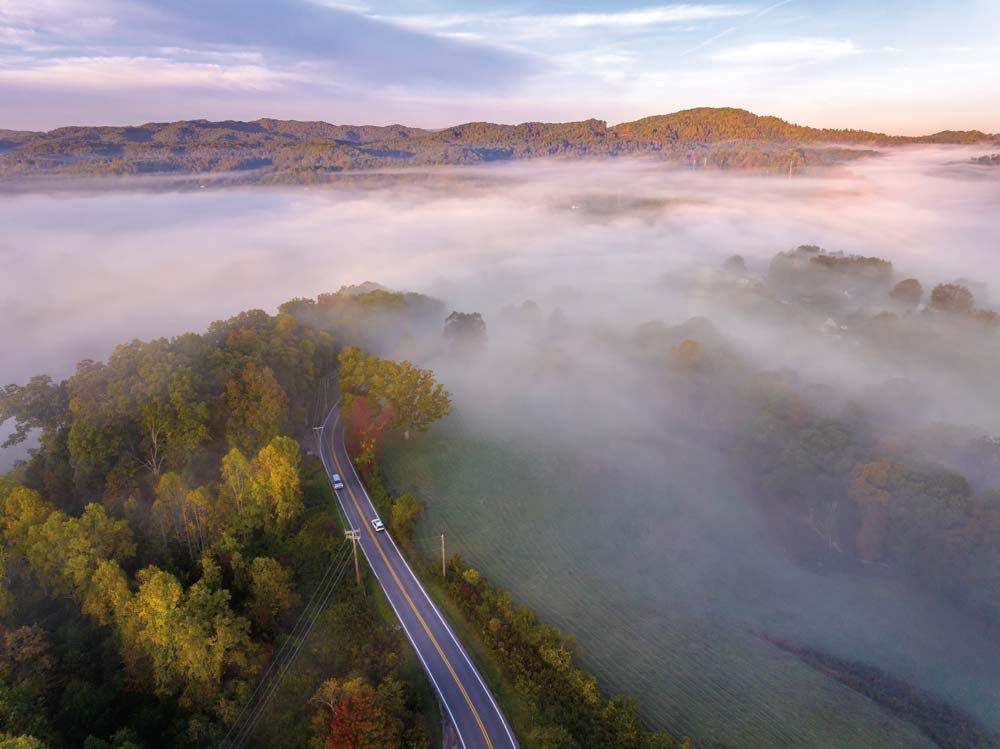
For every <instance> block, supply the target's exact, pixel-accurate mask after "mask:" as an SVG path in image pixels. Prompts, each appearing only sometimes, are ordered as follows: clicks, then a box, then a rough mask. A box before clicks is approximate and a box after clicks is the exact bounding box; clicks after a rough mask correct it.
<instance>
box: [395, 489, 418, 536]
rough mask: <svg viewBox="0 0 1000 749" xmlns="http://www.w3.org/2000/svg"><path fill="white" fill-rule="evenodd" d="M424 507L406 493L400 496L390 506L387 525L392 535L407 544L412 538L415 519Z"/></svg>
mask: <svg viewBox="0 0 1000 749" xmlns="http://www.w3.org/2000/svg"><path fill="white" fill-rule="evenodd" d="M423 509H424V506H423V504H422V503H421V502H420V500H419V499H417V498H416V497H415V496H413V495H412V494H410V493H409V492H407V493H406V494H401V495H400V496H399V497H398V498H397V499H396V501H395V502H393V504H392V512H391V515H390V518H389V525H390V527H391V528H392V533H393V535H394V536H395V537H396V538H398V539H400V540H401V541H403V542H404V543H408V542H409V540H410V538H411V537H412V536H413V529H414V526H415V524H416V521H417V518H418V517H419V516H420V513H421V512H423Z"/></svg>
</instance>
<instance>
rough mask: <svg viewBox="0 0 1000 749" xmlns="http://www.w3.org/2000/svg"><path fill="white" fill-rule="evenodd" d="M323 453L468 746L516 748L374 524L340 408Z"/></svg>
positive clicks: (324, 434) (471, 669)
mask: <svg viewBox="0 0 1000 749" xmlns="http://www.w3.org/2000/svg"><path fill="white" fill-rule="evenodd" d="M320 456H321V457H322V459H323V465H324V466H325V467H326V472H327V475H328V476H332V474H334V473H339V474H340V476H341V477H342V479H343V481H344V488H343V489H341V490H340V491H338V492H336V494H337V499H339V500H340V505H341V507H343V508H344V512H345V513H346V514H347V518H348V520H349V521H350V523H351V526H352V527H354V528H359V529H361V548H362V550H363V551H364V554H365V558H366V559H367V560H368V564H369V565H371V568H372V570H373V571H374V572H375V577H376V578H378V581H379V583H380V584H381V585H382V589H383V590H384V591H385V594H386V596H387V597H388V598H389V603H391V604H392V608H393V609H394V610H395V612H396V616H397V617H399V621H400V623H401V624H402V625H403V629H404V630H405V632H406V635H407V637H409V638H410V642H411V643H413V648H414V649H415V650H416V651H417V656H418V657H419V658H420V660H421V662H422V663H423V665H424V670H425V671H426V672H427V675H428V676H429V677H430V679H431V682H432V683H433V685H434V689H435V690H436V691H437V694H438V699H440V701H441V704H442V705H444V708H445V710H447V711H448V714H449V715H450V716H451V720H452V723H453V724H454V725H455V728H456V729H457V731H458V735H459V738H460V739H461V741H462V745H463V746H464V747H465V749H479V748H480V747H484V748H485V749H514V748H516V747H517V741H516V740H515V739H514V733H513V732H512V731H511V730H510V727H509V726H508V725H507V721H506V720H505V719H504V717H503V714H502V713H501V712H500V708H499V707H498V706H497V704H496V702H495V701H494V699H493V695H492V694H491V693H490V690H489V689H488V688H487V686H486V684H485V683H484V682H483V679H482V677H481V676H480V675H479V672H478V671H477V670H476V667H475V666H473V665H472V661H471V660H470V659H469V656H468V655H467V654H466V652H465V649H464V648H463V647H462V646H461V645H460V644H459V642H458V638H457V637H455V634H454V633H453V632H452V630H451V627H449V626H448V625H447V624H446V623H445V620H444V618H443V617H442V616H441V614H440V613H439V612H438V610H437V607H436V606H435V605H434V604H433V603H431V600H430V598H429V597H428V596H427V593H426V592H425V591H424V588H423V586H422V585H421V584H420V581H418V580H417V578H416V576H415V575H414V574H413V571H412V570H411V569H410V567H409V565H408V564H407V563H406V560H405V559H403V555H402V554H401V553H400V551H399V549H398V548H397V547H396V544H395V542H393V540H392V539H391V538H390V537H389V532H388V531H382V532H380V533H376V532H375V531H374V529H373V528H372V526H371V520H372V518H374V517H376V515H377V513H376V512H375V508H374V507H373V506H372V503H371V500H370V499H369V498H368V494H367V493H366V492H365V489H364V487H363V486H362V484H361V481H360V479H359V478H358V475H357V473H356V472H355V471H354V466H353V465H352V464H351V461H350V458H349V456H348V454H347V448H346V447H345V446H344V429H343V424H342V423H341V420H340V409H339V407H334V409H333V410H332V411H331V412H330V413H329V415H328V416H327V417H326V421H324V422H323V428H322V430H321V431H320Z"/></svg>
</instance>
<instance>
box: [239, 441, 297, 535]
mask: <svg viewBox="0 0 1000 749" xmlns="http://www.w3.org/2000/svg"><path fill="white" fill-rule="evenodd" d="M301 460H302V459H301V456H300V454H299V443H297V442H296V441H295V440H293V439H292V438H291V437H275V438H274V439H272V440H271V441H270V443H268V444H267V445H266V446H265V447H263V448H262V449H261V451H260V452H259V453H257V457H256V458H255V459H254V461H253V468H252V470H253V480H254V488H253V491H254V493H255V495H256V497H257V499H258V502H259V503H260V506H261V507H262V508H263V509H264V511H265V512H266V517H267V518H270V519H273V520H274V521H276V522H277V524H278V526H279V527H282V526H286V525H288V524H289V523H290V522H291V521H292V520H294V519H295V518H297V517H298V516H299V515H300V514H301V513H302V510H303V509H304V505H303V502H302V487H301V485H300V482H299V465H300V463H301Z"/></svg>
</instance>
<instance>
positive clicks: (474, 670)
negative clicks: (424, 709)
mask: <svg viewBox="0 0 1000 749" xmlns="http://www.w3.org/2000/svg"><path fill="white" fill-rule="evenodd" d="M334 408H336V405H334ZM331 413H332V412H331ZM344 452H347V447H346V445H345V447H344ZM347 462H348V463H349V464H350V466H351V472H352V473H354V478H355V479H356V480H357V482H358V484H359V485H360V486H361V492H362V493H363V494H364V496H365V499H367V500H368V504H369V505H371V507H372V509H373V510H374V509H375V505H373V504H372V501H371V497H369V496H368V491H367V490H366V489H365V485H364V483H363V482H362V481H361V477H360V476H358V472H357V470H356V469H355V468H354V462H353V461H352V460H350V455H348V461H347ZM338 499H339V497H338ZM386 537H387V538H388V539H389V543H391V544H392V546H393V548H394V549H395V550H396V553H397V554H398V555H399V558H400V559H402V560H403V564H404V565H406V569H407V571H408V572H409V573H410V576H411V577H412V578H413V580H414V582H416V584H417V587H418V588H419V589H420V592H421V593H423V595H424V600H426V601H427V604H428V605H429V606H430V607H431V609H432V610H433V611H434V613H435V614H436V615H437V618H438V620H439V621H440V622H441V625H442V626H443V627H444V629H445V631H446V632H447V633H448V636H449V637H451V640H452V642H454V643H455V647H457V648H458V650H459V652H460V653H461V654H462V657H463V658H464V659H465V662H466V663H467V664H468V665H469V668H470V669H471V670H472V673H474V674H475V675H476V680H477V681H478V682H479V685H480V686H481V687H482V688H483V691H484V692H486V696H487V697H488V698H489V701H490V704H492V705H493V709H494V710H496V712H497V715H498V716H499V717H500V723H501V724H502V725H503V728H504V731H506V732H507V738H509V739H510V743H511V744H512V745H513V746H514V747H518V746H519V744H518V743H517V740H516V739H515V738H514V734H513V733H512V732H511V730H510V726H508V725H507V719H506V718H505V717H504V714H503V711H502V710H500V706H499V705H497V703H496V701H495V700H494V699H493V692H492V690H491V689H490V688H489V687H487V686H486V683H485V682H484V681H483V677H482V676H481V675H480V673H479V669H478V668H476V667H475V666H474V665H473V663H472V661H471V660H470V659H469V655H468V653H466V652H465V648H464V647H462V645H461V643H460V642H459V641H458V638H456V637H455V633H454V632H452V629H451V626H450V625H449V624H448V622H446V621H445V620H444V617H443V616H441V612H440V611H438V608H437V606H435V605H434V602H433V601H432V600H431V598H430V596H429V595H428V594H427V591H426V590H424V586H423V585H422V584H421V582H420V579H419V578H418V577H417V576H416V575H414V574H413V570H412V569H411V568H410V564H409V562H407V561H406V557H405V556H404V555H403V552H401V551H400V550H399V547H398V546H396V542H395V541H393V539H392V536H390V535H389V534H388V533H387V534H386Z"/></svg>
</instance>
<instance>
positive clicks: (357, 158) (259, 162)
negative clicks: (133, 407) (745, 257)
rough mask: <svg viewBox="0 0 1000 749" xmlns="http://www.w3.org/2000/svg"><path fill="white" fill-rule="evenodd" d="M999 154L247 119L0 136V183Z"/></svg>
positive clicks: (706, 112) (857, 138) (830, 136)
mask: <svg viewBox="0 0 1000 749" xmlns="http://www.w3.org/2000/svg"><path fill="white" fill-rule="evenodd" d="M980 142H983V143H989V142H995V143H1000V137H998V136H995V135H994V136H991V135H987V134H985V133H982V132H979V131H978V130H973V131H960V132H955V131H946V132H941V133H936V134H934V135H928V136H922V137H916V138H914V137H904V136H892V135H885V134H883V133H874V132H868V131H864V130H831V129H819V128H812V127H805V126H802V125H795V124H792V123H789V122H786V121H784V120H782V119H779V118H777V117H761V116H758V115H755V114H753V113H752V112H747V111H746V110H742V109H732V108H719V109H715V108H701V109H689V110H685V111H682V112H675V113H673V114H666V115H657V116H654V117H646V118H644V119H641V120H636V121H635V122H626V123H622V124H620V125H615V126H612V127H608V125H607V123H606V122H604V121H602V120H585V121H582V122H560V123H544V122H526V123H523V124H520V125H499V124H495V123H491V122H469V123H465V124H462V125H456V126H454V127H449V128H445V129H443V130H424V129H421V128H411V127H405V126H403V125H388V126H374V125H361V126H356V125H331V124H329V123H327V122H303V121H297V120H275V119H259V120H255V121H253V122H239V121H234V120H226V121H222V122H210V121H208V120H186V121H180V122H154V123H147V124H145V125H139V126H134V127H133V126H128V127H62V128H58V129H56V130H52V131H50V132H46V133H32V132H22V131H13V130H0V177H6V178H8V179H9V178H14V177H19V176H35V175H46V174H49V175H77V176H94V175H129V174H155V173H160V174H180V175H184V174H190V175H198V174H213V173H214V174H221V173H225V174H227V175H229V176H230V177H231V178H232V177H233V175H235V179H236V180H238V181H270V182H312V181H321V180H323V179H325V178H327V177H328V176H329V175H331V174H335V173H338V172H343V171H345V170H372V169H380V168H386V167H399V166H429V165H435V164H475V163H482V162H490V161H510V160H515V159H530V158H539V157H558V158H595V157H615V156H623V155H630V154H639V155H647V156H652V157H655V158H660V159H665V160H671V161H679V162H684V163H686V164H688V165H690V166H691V167H692V168H715V169H764V170H767V169H770V170H775V171H780V172H783V173H795V172H797V171H800V170H801V169H804V168H808V167H814V166H825V165H829V164H834V163H838V162H842V161H845V160H848V159H854V158H861V157H864V156H869V155H872V154H874V153H875V151H873V150H872V149H873V148H875V147H887V146H894V145H901V144H910V143H980Z"/></svg>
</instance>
